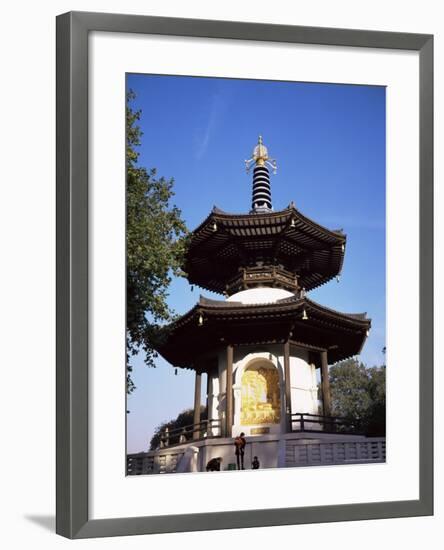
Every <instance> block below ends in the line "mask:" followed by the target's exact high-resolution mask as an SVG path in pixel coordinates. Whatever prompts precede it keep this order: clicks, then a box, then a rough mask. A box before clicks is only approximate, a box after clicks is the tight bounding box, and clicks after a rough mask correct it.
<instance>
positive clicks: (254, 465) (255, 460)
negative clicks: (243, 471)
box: [251, 456, 260, 470]
mask: <svg viewBox="0 0 444 550" xmlns="http://www.w3.org/2000/svg"><path fill="white" fill-rule="evenodd" d="M259 466H260V464H259V459H258V458H257V456H255V457H254V458H253V462H252V463H251V467H252V468H253V470H259Z"/></svg>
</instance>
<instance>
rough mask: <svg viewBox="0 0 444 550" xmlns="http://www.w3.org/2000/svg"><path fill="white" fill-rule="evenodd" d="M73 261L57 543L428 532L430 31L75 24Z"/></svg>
mask: <svg viewBox="0 0 444 550" xmlns="http://www.w3.org/2000/svg"><path fill="white" fill-rule="evenodd" d="M57 254H58V257H57V532H58V533H59V534H61V535H64V536H67V537H70V538H83V537H98V536H112V535H125V534H148V533H162V532H174V531H192V530H193V531H195V530H202V529H224V528H235V527H254V526H268V525H284V524H297V523H310V522H327V521H342V520H353V519H371V518H389V517H401V516H417V515H430V514H432V513H433V439H432V433H433V400H432V397H433V386H432V384H433V37H432V36H429V35H415V34H403V33H387V32H377V31H359V30H345V29H327V28H308V27H295V26H280V25H267V24H256V23H254V24H253V23H240V22H223V21H205V20H187V19H172V18H159V17H146V16H127V15H114V14H98V13H83V12H82V13H81V12H73V13H68V14H64V15H61V16H59V17H58V18H57ZM147 495H149V498H147Z"/></svg>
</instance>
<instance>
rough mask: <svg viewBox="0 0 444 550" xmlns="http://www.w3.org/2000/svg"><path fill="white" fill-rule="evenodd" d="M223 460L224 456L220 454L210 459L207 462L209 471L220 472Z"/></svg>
mask: <svg viewBox="0 0 444 550" xmlns="http://www.w3.org/2000/svg"><path fill="white" fill-rule="evenodd" d="M221 462H222V458H221V457H220V456H219V457H217V458H212V459H211V460H209V461H208V464H207V472H220V464H221Z"/></svg>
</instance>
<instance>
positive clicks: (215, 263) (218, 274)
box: [185, 206, 346, 293]
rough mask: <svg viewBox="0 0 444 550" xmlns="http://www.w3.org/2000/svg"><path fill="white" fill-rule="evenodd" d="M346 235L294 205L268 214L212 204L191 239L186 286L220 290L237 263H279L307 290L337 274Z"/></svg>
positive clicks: (339, 270) (237, 266) (186, 268)
mask: <svg viewBox="0 0 444 550" xmlns="http://www.w3.org/2000/svg"><path fill="white" fill-rule="evenodd" d="M345 243H346V235H345V234H344V233H342V231H331V230H329V229H327V228H325V227H323V226H321V225H319V224H317V223H316V222H314V221H313V220H311V219H310V218H307V217H306V216H304V215H303V214H301V212H299V211H298V210H296V208H294V206H290V207H288V208H287V209H285V210H281V211H278V212H272V213H267V214H228V213H225V212H222V211H221V210H219V209H217V208H214V209H213V211H212V212H211V213H210V214H209V216H207V218H206V219H205V220H204V221H203V222H202V223H201V224H200V225H199V227H197V228H196V229H195V230H194V231H193V233H192V237H191V242H190V247H189V250H188V254H187V261H186V264H185V271H186V273H187V274H188V280H189V282H190V283H191V284H197V285H199V286H201V287H202V288H206V289H207V290H211V291H214V292H219V293H222V292H224V291H225V290H226V285H227V283H228V281H229V280H230V278H231V277H233V276H234V275H235V273H237V272H238V270H239V267H247V266H248V265H254V264H255V262H256V261H262V262H264V265H270V264H273V265H281V266H282V267H283V268H285V269H286V270H287V271H289V272H292V273H294V274H295V275H297V276H298V280H299V284H300V287H301V288H305V289H306V290H312V289H313V288H316V287H318V286H320V285H322V284H324V283H326V282H327V281H329V280H331V279H332V278H334V277H335V276H336V275H338V274H339V273H340V272H341V269H342V264H343V259H344V248H345Z"/></svg>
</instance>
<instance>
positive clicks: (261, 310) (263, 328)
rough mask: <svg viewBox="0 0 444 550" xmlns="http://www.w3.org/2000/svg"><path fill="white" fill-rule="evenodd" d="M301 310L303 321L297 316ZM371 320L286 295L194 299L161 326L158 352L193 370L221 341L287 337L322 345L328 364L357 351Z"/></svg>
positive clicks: (250, 342)
mask: <svg viewBox="0 0 444 550" xmlns="http://www.w3.org/2000/svg"><path fill="white" fill-rule="evenodd" d="M304 311H305V314H306V317H307V319H303V318H302V317H303V313H304ZM370 326H371V320H370V319H368V318H367V317H366V315H365V313H362V314H349V313H341V312H338V311H335V310H333V309H329V308H326V307H324V306H321V305H320V304H317V303H316V302H313V301H312V300H309V299H308V298H306V297H304V298H296V297H295V298H286V299H283V300H278V301H277V302H274V303H269V304H242V303H240V302H228V301H222V300H209V299H207V298H202V297H201V298H200V300H199V302H198V303H197V304H196V305H195V306H194V307H193V308H192V309H191V310H190V311H188V313H186V314H185V315H183V316H182V317H180V318H179V319H177V320H176V321H175V322H174V323H172V324H171V325H169V326H167V327H165V328H164V329H163V330H162V336H163V341H162V343H161V344H159V346H158V348H157V349H158V351H159V353H160V354H161V355H162V356H163V357H164V358H165V359H166V360H167V361H169V362H170V363H171V364H173V365H175V366H180V367H188V368H195V365H194V362H195V358H196V356H197V355H199V354H200V355H203V354H205V353H209V352H212V351H213V352H214V351H215V350H217V349H220V348H221V347H223V346H224V345H226V344H227V343H230V344H233V345H260V344H270V343H278V342H284V341H286V340H288V339H291V340H293V341H295V342H299V343H300V344H303V345H305V346H308V347H310V346H311V347H313V348H317V349H326V350H327V351H328V358H329V362H330V363H335V362H337V361H340V360H342V359H345V358H347V357H350V356H353V355H357V354H359V353H360V351H361V348H362V346H363V344H364V342H365V339H366V337H367V332H368V330H369V328H370Z"/></svg>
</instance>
